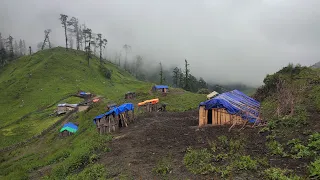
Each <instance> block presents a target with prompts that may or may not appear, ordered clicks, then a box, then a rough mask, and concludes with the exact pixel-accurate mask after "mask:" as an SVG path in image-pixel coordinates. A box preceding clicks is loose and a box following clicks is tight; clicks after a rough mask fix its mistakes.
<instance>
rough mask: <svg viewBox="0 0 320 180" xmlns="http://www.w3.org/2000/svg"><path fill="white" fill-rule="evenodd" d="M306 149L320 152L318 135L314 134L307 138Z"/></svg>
mask: <svg viewBox="0 0 320 180" xmlns="http://www.w3.org/2000/svg"><path fill="white" fill-rule="evenodd" d="M308 147H309V148H310V149H313V150H316V151H319V150H320V133H314V134H312V135H310V136H309V139H308Z"/></svg>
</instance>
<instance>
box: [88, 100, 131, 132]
mask: <svg viewBox="0 0 320 180" xmlns="http://www.w3.org/2000/svg"><path fill="white" fill-rule="evenodd" d="M93 121H94V123H95V124H96V127H97V131H98V132H99V133H100V134H105V133H107V132H112V131H117V130H118V129H119V128H121V127H127V126H128V124H130V123H132V122H133V121H134V106H133V104H132V103H125V104H122V105H120V106H118V107H114V108H112V109H111V110H109V111H108V112H106V113H104V114H100V115H98V116H96V117H95V118H94V120H93Z"/></svg>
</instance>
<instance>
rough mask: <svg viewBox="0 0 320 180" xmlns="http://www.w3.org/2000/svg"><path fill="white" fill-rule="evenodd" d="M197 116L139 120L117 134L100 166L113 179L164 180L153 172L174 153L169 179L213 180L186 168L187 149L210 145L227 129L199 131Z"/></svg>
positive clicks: (164, 115) (159, 115)
mask: <svg viewBox="0 0 320 180" xmlns="http://www.w3.org/2000/svg"><path fill="white" fill-rule="evenodd" d="M197 124H198V113H197V112H196V111H193V112H184V113H170V112H162V113H154V114H152V115H149V117H143V118H140V119H138V120H137V121H136V122H135V123H134V124H131V125H129V126H130V127H127V128H123V129H121V130H120V132H119V133H117V134H114V139H113V141H112V142H111V143H110V145H109V147H110V148H111V151H110V152H108V153H106V154H104V155H103V156H102V158H101V159H100V163H103V164H105V165H106V168H107V169H108V170H109V171H110V172H109V173H110V176H112V177H119V176H120V175H127V176H128V177H132V178H133V179H140V178H141V179H162V178H161V177H160V176H159V175H156V174H155V173H153V172H152V169H153V168H154V167H156V164H157V162H159V160H160V159H161V158H163V157H166V156H168V155H169V154H171V157H172V158H171V159H172V162H171V163H172V166H173V169H172V172H171V173H170V174H169V176H168V178H169V179H204V178H205V179H212V177H211V178H208V177H203V176H194V175H192V174H191V173H189V172H188V171H187V169H186V168H185V167H184V166H183V157H184V154H185V151H186V149H187V148H188V147H189V146H192V147H204V146H207V142H208V140H209V139H214V138H216V136H217V135H218V134H223V133H225V132H227V127H226V128H224V127H220V128H215V127H210V128H204V129H201V130H199V129H198V128H197Z"/></svg>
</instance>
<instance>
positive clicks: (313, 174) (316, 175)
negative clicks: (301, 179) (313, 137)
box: [309, 159, 320, 179]
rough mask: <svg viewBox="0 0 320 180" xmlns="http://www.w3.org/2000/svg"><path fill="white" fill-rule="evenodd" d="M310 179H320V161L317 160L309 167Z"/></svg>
mask: <svg viewBox="0 0 320 180" xmlns="http://www.w3.org/2000/svg"><path fill="white" fill-rule="evenodd" d="M309 177H310V178H312V179H320V159H317V160H315V161H314V162H312V163H311V164H310V165H309Z"/></svg>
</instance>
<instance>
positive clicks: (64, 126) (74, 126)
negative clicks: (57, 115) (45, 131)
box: [61, 122, 78, 132]
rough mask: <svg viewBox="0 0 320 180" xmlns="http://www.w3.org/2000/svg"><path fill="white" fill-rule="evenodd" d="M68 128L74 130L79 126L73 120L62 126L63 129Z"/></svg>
mask: <svg viewBox="0 0 320 180" xmlns="http://www.w3.org/2000/svg"><path fill="white" fill-rule="evenodd" d="M66 128H67V129H68V128H71V129H73V131H74V132H75V131H77V130H78V126H77V125H75V124H73V123H72V122H67V123H66V124H64V125H63V126H62V128H61V129H66Z"/></svg>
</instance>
